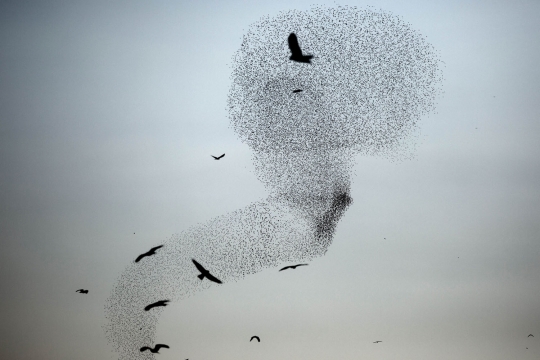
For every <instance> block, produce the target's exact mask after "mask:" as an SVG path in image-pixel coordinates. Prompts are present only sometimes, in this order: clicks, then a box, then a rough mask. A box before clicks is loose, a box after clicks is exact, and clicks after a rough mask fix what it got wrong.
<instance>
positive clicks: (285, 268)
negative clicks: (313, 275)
mask: <svg viewBox="0 0 540 360" xmlns="http://www.w3.org/2000/svg"><path fill="white" fill-rule="evenodd" d="M307 265H308V264H298V265H290V266H285V267H284V268H283V269H281V270H279V271H283V270H287V269H296V268H297V267H298V266H307Z"/></svg>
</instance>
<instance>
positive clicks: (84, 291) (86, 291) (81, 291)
mask: <svg viewBox="0 0 540 360" xmlns="http://www.w3.org/2000/svg"><path fill="white" fill-rule="evenodd" d="M75 292H78V293H81V294H88V290H84V289H79V290H77V291H75Z"/></svg>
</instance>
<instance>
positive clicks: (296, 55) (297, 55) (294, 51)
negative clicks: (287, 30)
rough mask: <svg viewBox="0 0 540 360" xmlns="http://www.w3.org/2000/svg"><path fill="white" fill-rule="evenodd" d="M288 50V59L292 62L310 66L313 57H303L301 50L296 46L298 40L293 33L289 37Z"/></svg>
mask: <svg viewBox="0 0 540 360" xmlns="http://www.w3.org/2000/svg"><path fill="white" fill-rule="evenodd" d="M289 49H291V57H290V58H289V59H290V60H292V61H297V62H301V63H307V64H311V59H312V58H313V55H304V54H302V49H300V45H298V39H297V38H296V35H295V34H294V33H291V35H289Z"/></svg>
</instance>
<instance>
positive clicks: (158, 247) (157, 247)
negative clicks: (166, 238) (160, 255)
mask: <svg viewBox="0 0 540 360" xmlns="http://www.w3.org/2000/svg"><path fill="white" fill-rule="evenodd" d="M162 247H163V245H159V246H156V247H153V248H151V249H150V251H149V252H154V251H156V250H157V249H161V248H162Z"/></svg>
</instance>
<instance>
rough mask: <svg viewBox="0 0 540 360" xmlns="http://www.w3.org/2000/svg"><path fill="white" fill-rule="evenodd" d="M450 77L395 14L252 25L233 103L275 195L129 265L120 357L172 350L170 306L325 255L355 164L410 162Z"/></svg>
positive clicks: (115, 302)
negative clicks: (159, 339)
mask: <svg viewBox="0 0 540 360" xmlns="http://www.w3.org/2000/svg"><path fill="white" fill-rule="evenodd" d="M441 82H442V70H441V61H440V59H439V57H438V55H437V53H436V52H435V50H434V49H433V47H432V46H431V45H430V44H429V43H428V42H427V41H426V40H425V38H424V37H423V36H421V35H420V34H419V33H418V32H417V31H415V30H413V29H412V28H411V26H410V25H409V24H407V23H405V22H404V21H403V20H401V19H400V18H398V17H396V16H394V15H392V14H390V13H387V12H384V11H376V10H372V9H370V8H368V9H357V8H355V7H337V8H326V7H313V8H312V9H310V10H308V11H296V10H290V11H284V12H281V13H279V14H277V15H276V16H274V17H265V18H262V19H261V20H260V21H257V22H256V23H254V24H253V25H252V26H251V27H250V28H249V30H248V31H247V33H246V34H245V36H244V38H243V40H242V43H241V46H240V49H239V50H238V52H237V53H236V54H235V55H234V57H233V69H232V73H231V87H230V91H229V95H228V100H227V106H228V110H229V115H230V122H231V127H232V129H233V130H234V131H235V132H236V133H237V135H238V137H239V139H240V140H241V141H243V142H245V143H246V144H247V145H249V146H250V147H251V149H252V150H253V161H254V163H255V172H256V175H257V177H258V179H259V180H260V181H262V182H263V184H264V185H265V187H266V189H267V191H268V193H269V196H268V198H267V199H264V200H261V201H257V202H254V203H252V204H251V205H249V206H247V207H245V208H243V209H240V210H237V211H234V212H231V213H228V214H225V215H222V216H219V217H217V218H214V219H212V220H210V221H208V222H206V223H204V224H202V225H198V226H194V227H192V228H190V229H187V230H185V231H184V232H182V233H180V234H177V235H173V236H172V237H171V238H170V239H169V240H168V241H166V242H165V243H164V244H162V245H159V246H156V247H153V248H152V249H150V250H149V251H148V252H146V253H144V254H141V255H139V256H138V257H137V259H136V260H135V262H134V263H132V264H130V265H129V266H128V267H127V268H126V269H125V271H124V272H123V273H122V274H121V275H120V277H119V278H118V281H117V283H116V285H115V287H114V288H113V289H112V291H111V294H110V296H109V298H108V299H107V302H106V305H105V315H106V318H107V324H106V325H105V331H106V335H107V337H108V340H109V341H110V342H111V344H112V345H113V347H114V349H115V350H116V351H117V352H118V353H119V356H120V359H121V360H124V359H152V358H153V356H154V355H153V354H157V353H158V351H159V350H160V349H161V348H169V346H167V345H165V344H156V345H154V347H153V348H152V347H150V345H152V344H154V343H155V334H156V327H157V323H158V320H159V316H160V315H161V314H162V313H163V312H164V311H165V310H166V309H165V308H166V306H167V305H168V303H169V302H177V301H180V300H182V299H184V298H186V297H187V296H191V295H193V294H194V293H196V292H198V291H202V290H204V289H207V288H208V287H210V286H214V285H215V284H224V283H227V282H231V281H237V280H240V279H242V278H243V277H245V276H246V275H249V274H254V273H256V272H258V271H261V270H262V269H264V268H269V267H278V266H280V265H281V264H284V263H288V264H291V263H292V264H295V263H296V264H297V265H288V266H285V267H283V268H281V269H280V270H279V271H283V270H287V269H296V268H297V267H299V266H306V265H307V263H306V262H309V261H310V260H312V259H314V258H316V257H319V256H322V255H324V254H325V252H326V251H327V248H328V246H329V245H330V244H331V242H332V239H333V236H334V233H335V229H336V226H337V224H338V222H339V220H340V218H341V217H342V215H343V214H344V212H345V211H346V209H347V208H348V207H349V206H350V205H351V204H352V198H351V196H350V183H351V177H352V175H353V174H352V167H353V164H354V156H355V155H357V154H364V155H379V156H386V157H387V158H389V159H394V158H396V157H397V158H399V157H407V156H408V155H407V154H410V153H411V152H412V150H413V149H414V145H415V134H416V133H417V130H418V123H419V121H420V119H421V117H423V116H424V115H426V114H428V113H429V112H431V111H432V110H433V109H434V106H435V99H436V97H437V95H438V94H439V93H440V90H441V88H440V84H441ZM211 156H212V157H213V158H214V159H215V160H220V159H222V158H223V157H224V156H225V154H223V155H221V156H214V155H211ZM299 262H302V263H299ZM205 280H206V281H205ZM163 299H166V300H163ZM253 339H256V340H257V341H258V342H260V338H259V337H258V336H253V337H252V338H251V340H253ZM251 340H250V341H251ZM378 342H380V340H378V341H377V342H376V343H378Z"/></svg>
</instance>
